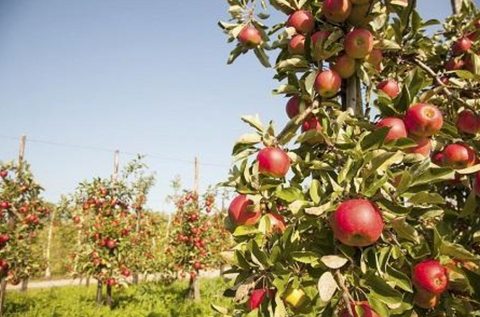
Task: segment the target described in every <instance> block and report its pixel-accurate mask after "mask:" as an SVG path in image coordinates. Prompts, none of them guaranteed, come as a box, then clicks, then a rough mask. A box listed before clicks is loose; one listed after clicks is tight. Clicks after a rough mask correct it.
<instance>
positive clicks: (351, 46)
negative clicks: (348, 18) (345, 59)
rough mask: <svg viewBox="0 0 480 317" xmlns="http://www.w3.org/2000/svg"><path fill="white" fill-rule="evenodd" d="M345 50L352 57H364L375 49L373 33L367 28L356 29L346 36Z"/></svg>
mask: <svg viewBox="0 0 480 317" xmlns="http://www.w3.org/2000/svg"><path fill="white" fill-rule="evenodd" d="M343 45H344V47H345V52H346V53H347V55H348V56H350V57H351V58H357V59H362V58H365V57H367V56H368V55H369V54H370V53H371V52H372V50H373V35H372V33H370V31H368V30H365V29H355V30H353V31H350V32H349V33H348V34H347V35H346V36H345V41H344V42H343Z"/></svg>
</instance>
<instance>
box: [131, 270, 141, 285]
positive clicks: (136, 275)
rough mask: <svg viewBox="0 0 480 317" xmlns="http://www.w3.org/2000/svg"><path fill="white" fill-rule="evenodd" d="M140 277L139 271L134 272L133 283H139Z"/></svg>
mask: <svg viewBox="0 0 480 317" xmlns="http://www.w3.org/2000/svg"><path fill="white" fill-rule="evenodd" d="M138 281H139V277H138V272H134V273H133V274H132V283H133V285H138Z"/></svg>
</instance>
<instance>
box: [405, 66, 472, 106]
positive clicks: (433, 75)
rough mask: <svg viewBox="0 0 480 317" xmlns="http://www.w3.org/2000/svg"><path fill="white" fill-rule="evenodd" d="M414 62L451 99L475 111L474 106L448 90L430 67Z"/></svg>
mask: <svg viewBox="0 0 480 317" xmlns="http://www.w3.org/2000/svg"><path fill="white" fill-rule="evenodd" d="M413 62H414V63H415V65H417V66H418V67H420V68H421V69H423V70H424V71H425V72H426V73H427V74H428V75H430V77H432V79H433V80H435V82H436V83H437V84H438V85H439V86H440V88H441V89H442V90H443V92H444V93H445V94H446V95H447V96H448V97H449V98H451V99H453V100H455V101H456V102H458V103H460V104H462V105H463V106H464V107H465V108H467V109H470V110H472V111H475V109H474V108H472V106H470V105H469V104H468V103H467V102H465V101H464V100H463V99H461V98H459V97H457V96H455V95H454V94H453V93H452V92H451V91H450V89H448V86H447V85H445V84H444V83H443V82H442V81H441V80H440V78H439V77H438V76H437V74H436V73H435V72H434V71H433V70H432V69H431V68H430V67H428V66H427V65H426V64H425V63H424V62H422V61H421V60H419V59H418V58H414V59H413Z"/></svg>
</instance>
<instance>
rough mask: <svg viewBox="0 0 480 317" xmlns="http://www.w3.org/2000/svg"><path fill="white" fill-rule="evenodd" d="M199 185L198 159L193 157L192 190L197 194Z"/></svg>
mask: <svg viewBox="0 0 480 317" xmlns="http://www.w3.org/2000/svg"><path fill="white" fill-rule="evenodd" d="M199 187H200V160H199V159H198V157H195V183H194V184H193V192H194V193H195V194H198V188H199Z"/></svg>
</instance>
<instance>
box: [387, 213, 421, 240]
mask: <svg viewBox="0 0 480 317" xmlns="http://www.w3.org/2000/svg"><path fill="white" fill-rule="evenodd" d="M391 225H392V228H393V230H395V232H396V233H397V235H398V236H399V237H400V238H402V239H406V240H410V241H412V242H415V243H417V244H419V243H420V242H421V240H420V235H419V234H418V231H417V230H415V228H414V227H412V226H411V225H409V224H408V223H407V222H406V218H397V219H394V220H392V221H391Z"/></svg>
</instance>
